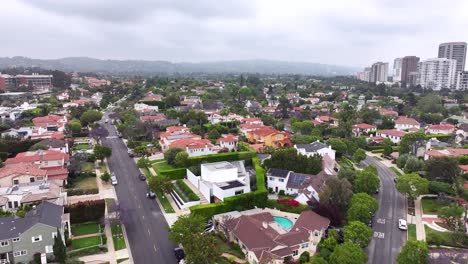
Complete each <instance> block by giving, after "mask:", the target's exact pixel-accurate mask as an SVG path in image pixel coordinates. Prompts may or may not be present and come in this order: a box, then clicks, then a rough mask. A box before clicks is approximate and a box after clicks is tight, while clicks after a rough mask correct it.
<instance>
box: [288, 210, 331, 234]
mask: <svg viewBox="0 0 468 264" xmlns="http://www.w3.org/2000/svg"><path fill="white" fill-rule="evenodd" d="M329 225H330V220H329V219H328V218H326V217H323V216H321V215H319V214H317V213H316V212H314V211H312V210H308V211H304V212H302V213H301V215H300V216H299V218H298V219H297V221H296V223H294V226H293V227H292V229H291V230H295V229H296V228H303V229H305V230H307V231H314V230H324V229H327V228H328V226H329Z"/></svg>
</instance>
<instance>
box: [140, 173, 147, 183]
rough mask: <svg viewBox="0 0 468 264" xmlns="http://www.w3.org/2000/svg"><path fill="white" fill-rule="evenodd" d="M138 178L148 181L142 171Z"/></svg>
mask: <svg viewBox="0 0 468 264" xmlns="http://www.w3.org/2000/svg"><path fill="white" fill-rule="evenodd" d="M138 179H140V181H146V177H145V175H143V174H141V173H140V175H138Z"/></svg>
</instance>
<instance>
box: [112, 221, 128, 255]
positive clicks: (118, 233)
mask: <svg viewBox="0 0 468 264" xmlns="http://www.w3.org/2000/svg"><path fill="white" fill-rule="evenodd" d="M111 230H112V241H114V248H115V250H121V249H124V248H126V245H125V237H124V234H123V231H122V226H121V225H119V224H114V225H111Z"/></svg>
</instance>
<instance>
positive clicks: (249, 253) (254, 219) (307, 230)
mask: <svg viewBox="0 0 468 264" xmlns="http://www.w3.org/2000/svg"><path fill="white" fill-rule="evenodd" d="M213 219H214V221H215V222H216V223H218V225H217V226H218V228H219V229H220V231H221V232H224V233H225V234H226V237H227V238H228V240H229V241H231V242H234V243H236V244H238V245H239V247H240V248H241V249H242V251H243V252H244V253H245V256H246V260H247V261H248V262H249V263H273V264H280V263H284V259H285V258H286V257H291V258H292V259H293V260H298V259H299V257H300V255H301V254H302V253H304V252H308V253H309V254H310V255H314V253H315V251H316V250H317V245H318V243H319V242H320V240H321V239H322V237H323V236H324V234H325V230H326V229H327V228H328V226H329V225H330V220H329V219H328V218H325V217H322V216H320V215H319V214H317V213H315V212H313V211H311V210H307V211H304V212H302V213H301V214H300V215H298V214H291V213H284V212H281V211H278V210H273V209H269V208H265V209H252V210H248V211H243V212H238V211H234V212H229V213H224V214H219V215H215V216H214V217H213Z"/></svg>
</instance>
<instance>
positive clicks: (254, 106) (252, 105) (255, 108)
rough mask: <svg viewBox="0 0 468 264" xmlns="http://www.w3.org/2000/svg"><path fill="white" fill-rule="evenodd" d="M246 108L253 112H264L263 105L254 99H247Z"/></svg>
mask: <svg viewBox="0 0 468 264" xmlns="http://www.w3.org/2000/svg"><path fill="white" fill-rule="evenodd" d="M245 109H246V110H247V111H248V112H249V113H252V114H260V113H261V112H262V105H261V104H260V103H259V102H257V101H253V100H247V101H246V103H245Z"/></svg>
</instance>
